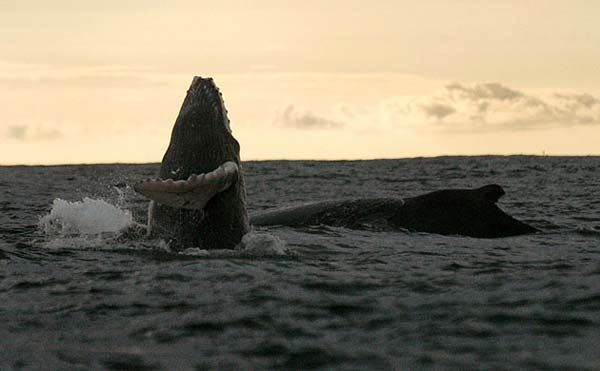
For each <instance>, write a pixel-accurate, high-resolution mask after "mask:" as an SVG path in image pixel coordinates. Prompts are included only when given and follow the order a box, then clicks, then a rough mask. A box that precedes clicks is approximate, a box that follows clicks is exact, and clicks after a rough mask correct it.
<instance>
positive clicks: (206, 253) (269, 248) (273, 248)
mask: <svg viewBox="0 0 600 371" xmlns="http://www.w3.org/2000/svg"><path fill="white" fill-rule="evenodd" d="M179 254H182V255H192V256H203V257H219V256H228V257H237V256H285V255H289V254H290V250H289V249H288V247H287V245H286V243H285V241H283V240H282V239H280V238H279V237H277V236H274V235H272V234H269V233H264V232H254V231H252V232H249V233H247V234H246V235H244V237H242V241H241V242H240V244H239V245H238V246H237V247H236V248H235V250H225V249H223V250H204V249H200V248H197V247H193V248H188V249H185V250H183V251H181V252H180V253H179Z"/></svg>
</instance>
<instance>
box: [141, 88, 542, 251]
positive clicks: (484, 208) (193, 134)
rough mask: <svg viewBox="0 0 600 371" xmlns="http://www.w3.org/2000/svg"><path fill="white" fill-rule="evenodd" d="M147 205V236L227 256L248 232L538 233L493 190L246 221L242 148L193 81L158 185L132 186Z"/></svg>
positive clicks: (215, 100) (212, 97) (215, 104)
mask: <svg viewBox="0 0 600 371" xmlns="http://www.w3.org/2000/svg"><path fill="white" fill-rule="evenodd" d="M133 188H134V189H135V191H136V192H138V193H140V194H142V195H144V196H146V197H148V198H149V199H150V200H151V201H150V204H149V207H148V227H147V234H148V235H149V236H150V237H160V238H163V239H165V240H166V241H168V242H169V244H170V246H171V247H173V248H175V249H182V248H185V247H200V248H203V249H224V248H225V249H232V248H234V247H235V246H236V245H237V244H239V243H240V241H241V239H242V237H243V236H244V234H246V233H248V232H249V230H250V224H253V225H257V226H267V225H285V226H304V225H331V226H342V227H348V228H363V229H377V230H381V229H383V230H410V231H418V232H429V233H437V234H443V235H465V236H472V237H479V238H496V237H508V236H515V235H521V234H526V233H533V232H535V231H536V229H535V228H533V227H531V226H529V225H527V224H525V223H523V222H520V221H518V220H516V219H514V218H513V217H511V216H509V215H507V214H506V213H504V212H503V211H502V210H501V209H500V208H498V206H496V202H497V201H498V199H499V198H500V197H501V196H503V195H504V190H503V189H502V187H500V186H499V185H496V184H491V185H487V186H484V187H481V188H477V189H446V190H440V191H435V192H431V193H427V194H424V195H421V196H417V197H412V198H406V199H400V198H374V199H368V198H365V199H355V200H333V201H323V202H315V203H309V204H305V205H300V206H295V207H288V208H282V209H277V210H271V211H266V212H262V213H259V214H256V215H253V216H252V217H251V218H249V217H248V213H247V210H246V190H245V186H244V177H243V174H242V166H241V163H240V146H239V143H238V142H237V140H236V139H235V138H234V137H233V135H232V132H231V128H230V125H229V118H228V117H227V110H226V109H225V105H224V103H223V97H222V94H221V93H220V91H219V89H218V88H217V86H216V85H215V83H214V81H213V80H212V79H211V78H201V77H194V79H193V80H192V84H191V86H190V88H189V89H188V91H187V95H186V97H185V99H184V101H183V104H182V106H181V109H180V111H179V115H178V116H177V119H176V120H175V125H174V127H173V131H172V133H171V140H170V143H169V147H168V148H167V151H166V153H165V155H164V157H163V160H162V163H161V167H160V173H159V178H158V179H154V180H152V179H149V180H146V181H143V182H139V183H137V184H135V185H134V186H133Z"/></svg>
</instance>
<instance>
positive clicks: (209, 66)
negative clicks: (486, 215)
mask: <svg viewBox="0 0 600 371" xmlns="http://www.w3.org/2000/svg"><path fill="white" fill-rule="evenodd" d="M598 14H600V2H593V1H581V0H569V1H553V0H539V1H527V0H519V1H512V0H502V1H492V0H490V1H476V0H473V1H469V0H452V1H450V0H446V1H443V0H437V1H433V0H421V1H401V0H395V1H387V0H373V1H371V2H367V3H366V2H364V1H357V0H343V1H341V0H330V1H326V2H323V1H313V0H302V1H275V0H255V1H232V0H219V1H202V0H196V1H176V0H172V1H158V0H144V1H129V0H118V1H117V0H104V1H101V2H100V1H67V0H53V1H45V0H44V1H42V0H39V1H34V0H0V165H10V164H67V163H111V162H121V163H129V162H136V163H137V162H157V161H160V160H161V158H162V156H163V153H164V151H165V150H166V148H167V145H168V142H169V135H170V132H171V128H172V125H173V123H174V122H175V118H176V117H177V113H178V111H179V108H180V106H181V103H182V101H183V98H184V96H185V92H186V90H187V88H188V86H189V84H190V83H191V81H192V78H193V76H195V75H198V76H203V77H213V78H214V79H215V82H216V83H217V85H218V86H219V88H220V89H221V91H222V93H223V96H224V99H225V105H226V106H227V108H228V111H229V118H230V119H231V128H232V130H233V134H234V136H235V137H236V138H237V139H238V141H239V142H240V144H241V148H242V149H241V151H242V153H241V155H242V159H243V160H262V159H371V158H402V157H416V156H438V155H477V154H534V155H543V154H546V155H598V154H600V43H599V42H598V40H600V22H598V21H597V15H598ZM198 150H201V149H198Z"/></svg>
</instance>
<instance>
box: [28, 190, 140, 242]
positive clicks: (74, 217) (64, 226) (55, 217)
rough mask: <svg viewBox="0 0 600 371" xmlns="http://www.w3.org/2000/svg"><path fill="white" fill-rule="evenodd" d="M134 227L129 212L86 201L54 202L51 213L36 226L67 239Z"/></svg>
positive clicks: (104, 203) (47, 232)
mask: <svg viewBox="0 0 600 371" xmlns="http://www.w3.org/2000/svg"><path fill="white" fill-rule="evenodd" d="M133 224H134V221H133V217H132V215H131V212H130V211H129V210H123V209H121V208H119V207H118V206H115V205H112V204H109V203H108V202H106V201H104V200H95V199H91V198H88V197H85V198H84V199H83V201H75V202H70V201H66V200H62V199H60V198H57V199H55V200H54V202H53V204H52V210H51V211H50V213H49V214H48V215H45V216H43V217H41V218H40V221H39V223H38V226H39V227H40V228H41V229H43V230H44V232H45V233H46V234H59V235H62V236H67V235H100V234H103V233H118V232H120V231H123V230H125V229H126V228H128V227H129V226H131V225H133Z"/></svg>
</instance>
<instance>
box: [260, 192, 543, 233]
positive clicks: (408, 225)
mask: <svg viewBox="0 0 600 371" xmlns="http://www.w3.org/2000/svg"><path fill="white" fill-rule="evenodd" d="M503 195H504V190H503V189H502V187H500V186H499V185H497V184H490V185H486V186H483V187H481V188H476V189H444V190H440V191H435V192H431V193H427V194H424V195H421V196H417V197H411V198H406V199H400V198H373V199H356V200H340V201H335V200H334V201H323V202H315V203H310V204H305V205H299V206H295V207H288V208H282V209H278V210H272V211H267V212H263V213H261V214H257V215H254V216H251V218H250V220H251V223H252V224H253V225H257V226H264V225H285V226H302V225H330V226H339V227H347V228H353V229H371V230H409V231H418V232H428V233H436V234H442V235H463V236H470V237H479V238H496V237H509V236H516V235H521V234H527V233H533V232H535V231H536V229H535V228H533V227H531V226H529V225H527V224H525V223H523V222H521V221H519V220H517V219H515V218H513V217H511V216H510V215H508V214H506V213H505V212H503V211H502V210H500V208H499V207H498V206H497V205H496V202H497V201H498V199H499V198H500V197H502V196H503Z"/></svg>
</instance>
